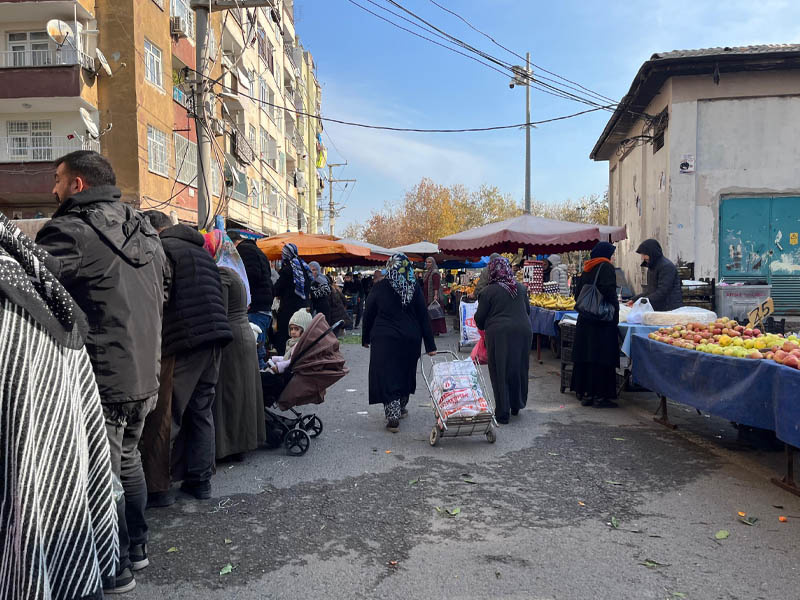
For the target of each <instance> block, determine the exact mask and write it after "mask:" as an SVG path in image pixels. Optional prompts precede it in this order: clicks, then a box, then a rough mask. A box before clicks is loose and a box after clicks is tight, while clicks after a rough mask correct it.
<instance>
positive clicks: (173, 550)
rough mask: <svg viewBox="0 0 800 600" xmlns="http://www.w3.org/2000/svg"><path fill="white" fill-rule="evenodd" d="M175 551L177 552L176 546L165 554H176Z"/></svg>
mask: <svg viewBox="0 0 800 600" xmlns="http://www.w3.org/2000/svg"><path fill="white" fill-rule="evenodd" d="M177 551H178V548H177V547H176V546H173V547H172V548H170V549H169V550H167V554H170V553H171V552H177Z"/></svg>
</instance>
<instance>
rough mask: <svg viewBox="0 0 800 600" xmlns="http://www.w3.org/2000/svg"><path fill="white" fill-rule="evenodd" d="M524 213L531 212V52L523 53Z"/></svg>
mask: <svg viewBox="0 0 800 600" xmlns="http://www.w3.org/2000/svg"><path fill="white" fill-rule="evenodd" d="M525 72H526V73H527V75H528V81H527V83H526V85H525V214H527V215H529V214H531V126H530V122H531V79H532V73H531V53H530V52H526V53H525Z"/></svg>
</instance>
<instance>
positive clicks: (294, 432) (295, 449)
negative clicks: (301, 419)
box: [283, 427, 311, 456]
mask: <svg viewBox="0 0 800 600" xmlns="http://www.w3.org/2000/svg"><path fill="white" fill-rule="evenodd" d="M283 443H284V445H285V446H286V452H287V454H289V456H303V454H305V453H306V452H308V447H309V446H310V445H311V437H310V436H309V435H308V434H307V433H306V432H305V431H303V430H302V429H300V428H299V427H295V428H294V429H291V430H289V432H288V433H287V434H286V438H285V439H284V441H283Z"/></svg>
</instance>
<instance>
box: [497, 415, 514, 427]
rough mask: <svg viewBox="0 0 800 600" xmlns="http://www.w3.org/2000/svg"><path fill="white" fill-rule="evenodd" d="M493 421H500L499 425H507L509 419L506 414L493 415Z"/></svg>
mask: <svg viewBox="0 0 800 600" xmlns="http://www.w3.org/2000/svg"><path fill="white" fill-rule="evenodd" d="M495 421H497V422H498V423H500V425H508V424H509V423H510V422H511V419H510V418H509V417H508V415H506V416H505V417H495Z"/></svg>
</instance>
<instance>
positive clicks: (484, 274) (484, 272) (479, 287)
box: [475, 267, 489, 298]
mask: <svg viewBox="0 0 800 600" xmlns="http://www.w3.org/2000/svg"><path fill="white" fill-rule="evenodd" d="M487 285H489V267H483V269H481V274H480V276H479V277H478V282H477V283H476V284H475V297H476V298H477V297H478V296H479V295H480V293H481V292H482V291H483V290H485V289H486V286H487Z"/></svg>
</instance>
